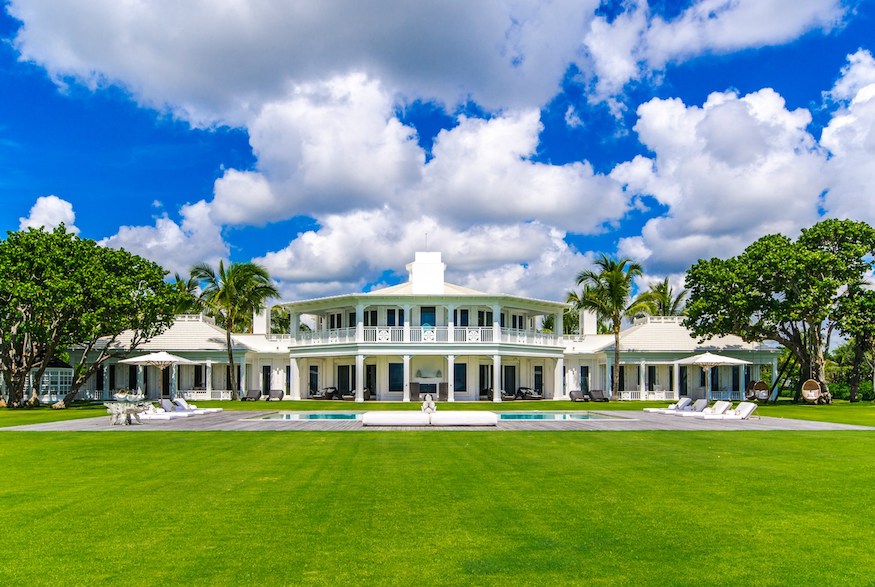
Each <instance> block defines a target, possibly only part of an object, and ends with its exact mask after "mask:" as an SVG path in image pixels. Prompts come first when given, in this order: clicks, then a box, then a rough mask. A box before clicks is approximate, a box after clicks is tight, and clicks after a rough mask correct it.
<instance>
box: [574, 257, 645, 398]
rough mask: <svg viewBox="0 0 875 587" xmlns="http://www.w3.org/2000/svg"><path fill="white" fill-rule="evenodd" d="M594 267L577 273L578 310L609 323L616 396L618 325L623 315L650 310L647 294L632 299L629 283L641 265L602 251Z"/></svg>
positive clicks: (618, 380) (618, 383) (618, 365)
mask: <svg viewBox="0 0 875 587" xmlns="http://www.w3.org/2000/svg"><path fill="white" fill-rule="evenodd" d="M595 266H596V268H597V270H593V269H586V270H584V271H581V272H580V273H578V274H577V285H582V286H583V291H582V292H581V293H580V295H579V296H577V300H578V301H577V303H578V304H579V308H580V309H584V310H592V311H594V312H595V313H596V315H598V316H599V317H600V319H604V320H607V321H608V322H609V323H610V326H611V332H612V333H613V335H614V365H613V370H612V378H613V381H612V382H611V395H612V396H613V397H617V395H618V394H619V392H620V326H621V325H622V324H623V319H624V318H626V317H634V316H637V315H639V314H646V313H647V312H648V310H649V305H648V301H647V299H646V296H642V297H639V298H637V299H634V300H633V299H632V282H633V280H634V279H635V278H636V277H639V276H641V275H642V274H643V268H642V267H641V265H640V264H639V263H635V262H634V261H632V260H631V259H628V258H625V257H624V258H622V259H614V258H612V257H609V256H607V255H604V254H603V255H602V256H601V257H600V258H599V259H598V260H597V261H596V262H595Z"/></svg>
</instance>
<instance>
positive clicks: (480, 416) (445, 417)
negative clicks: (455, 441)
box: [431, 410, 498, 426]
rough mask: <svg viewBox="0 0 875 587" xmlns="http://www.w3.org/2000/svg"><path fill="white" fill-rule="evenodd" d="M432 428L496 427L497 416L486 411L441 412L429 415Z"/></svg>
mask: <svg viewBox="0 0 875 587" xmlns="http://www.w3.org/2000/svg"><path fill="white" fill-rule="evenodd" d="M431 425H432V426H497V425H498V414H496V413H495V412H486V411H466V412H451V411H446V410H442V411H440V412H435V413H433V414H432V415H431Z"/></svg>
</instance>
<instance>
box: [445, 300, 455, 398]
mask: <svg viewBox="0 0 875 587" xmlns="http://www.w3.org/2000/svg"><path fill="white" fill-rule="evenodd" d="M455 310H456V306H454V305H453V304H448V305H447V341H448V342H455V340H456V332H455V329H456V321H455V320H454V319H453V312H454V311H455ZM447 393H448V394H449V392H447ZM448 397H449V395H448Z"/></svg>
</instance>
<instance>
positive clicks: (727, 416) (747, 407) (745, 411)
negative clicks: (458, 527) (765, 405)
mask: <svg viewBox="0 0 875 587" xmlns="http://www.w3.org/2000/svg"><path fill="white" fill-rule="evenodd" d="M756 409H757V405H756V404H755V403H753V402H741V403H740V404H738V407H736V408H735V409H734V410H732V411H731V412H726V413H724V414H705V415H704V416H703V417H704V418H705V419H706V420H747V419H748V418H750V417H751V416H752V415H753V413H754V411H755V410H756Z"/></svg>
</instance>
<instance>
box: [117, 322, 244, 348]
mask: <svg viewBox="0 0 875 587" xmlns="http://www.w3.org/2000/svg"><path fill="white" fill-rule="evenodd" d="M130 341H131V333H130V332H123V333H122V334H121V335H120V336H119V337H118V338H117V339H116V345H114V346H117V347H119V348H126V347H127V346H128V345H129V344H130ZM231 344H232V345H233V346H234V349H235V350H243V351H245V350H250V349H249V346H248V345H246V344H245V343H242V342H241V341H239V340H237V339H236V337H235V336H234V335H232V340H231ZM226 350H227V349H226V347H225V331H224V329H222V328H219V327H218V326H216V325H215V324H212V323H211V322H209V321H208V320H207V319H205V318H203V317H201V316H197V315H182V316H177V317H176V320H175V321H174V322H173V325H171V326H170V328H168V329H167V330H165V331H164V332H163V333H161V334H159V335H158V336H156V337H154V338H152V339H151V340H149V341H147V342H144V343H143V344H141V345H140V346H138V347H137V351H138V352H139V351H144V352H152V351H168V352H171V353H172V352H180V351H183V352H184V351H226Z"/></svg>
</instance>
